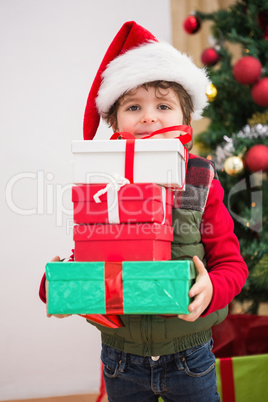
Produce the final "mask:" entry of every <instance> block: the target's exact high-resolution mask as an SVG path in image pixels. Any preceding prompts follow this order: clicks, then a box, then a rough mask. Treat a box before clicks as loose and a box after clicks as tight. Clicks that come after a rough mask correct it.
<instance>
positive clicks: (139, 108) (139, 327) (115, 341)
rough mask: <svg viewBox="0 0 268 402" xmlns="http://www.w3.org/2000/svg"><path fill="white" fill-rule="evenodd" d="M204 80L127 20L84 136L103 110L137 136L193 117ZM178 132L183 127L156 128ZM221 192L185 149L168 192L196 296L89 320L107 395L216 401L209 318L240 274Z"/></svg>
mask: <svg viewBox="0 0 268 402" xmlns="http://www.w3.org/2000/svg"><path fill="white" fill-rule="evenodd" d="M208 83H209V81H208V78H207V76H206V73H205V71H204V70H201V69H198V68H197V67H196V66H195V65H194V64H193V63H192V61H191V59H190V58H188V57H187V56H186V55H183V54H181V53H180V52H178V51H177V50H176V49H174V48H173V47H172V46H170V45H168V44H165V43H160V42H158V41H157V40H156V39H155V37H154V36H153V35H152V34H151V33H150V32H148V31H146V30H144V29H143V28H142V27H140V26H139V25H137V24H136V23H135V22H128V23H126V24H124V25H123V27H122V28H121V30H120V31H119V32H118V34H117V35H116V37H115V39H114V40H113V42H112V43H111V45H110V47H109V49H108V50H107V53H106V55H105V57H104V59H103V61H102V63H101V66H100V68H99V71H98V73H97V76H96V78H95V80H94V82H93V85H92V88H91V91H90V93H89V97H88V102H87V106H86V111H85V119H84V138H85V139H86V140H87V139H92V138H93V137H94V135H95V132H96V130H97V127H98V124H99V118H100V116H102V117H103V118H105V119H106V120H107V122H108V123H109V124H110V125H111V127H112V128H113V130H114V131H116V132H124V131H127V132H130V133H131V134H133V135H134V137H135V138H143V137H145V136H148V135H150V134H152V133H153V132H155V131H157V130H159V129H161V128H168V127H171V126H177V125H182V124H184V125H190V123H191V120H192V118H198V117H200V114H201V113H202V110H203V108H204V107H205V106H206V95H205V92H206V87H207V85H208ZM178 135H184V132H179V133H178V132H174V131H167V132H166V133H165V134H161V136H163V137H165V138H173V137H174V136H175V137H177V136H178ZM154 138H157V137H154ZM158 138H159V137H158ZM189 148H190V146H189ZM163 168H164V167H163ZM222 199H223V190H222V187H221V186H220V183H219V181H218V180H217V178H216V173H215V170H214V167H213V165H212V163H210V162H209V161H207V160H206V159H203V158H200V157H196V156H193V155H191V154H190V156H189V162H188V167H187V177H186V189H185V191H182V192H175V193H174V204H175V205H174V210H173V229H174V241H173V243H172V258H179V257H183V256H185V255H187V256H191V257H193V261H194V263H195V266H196V269H197V274H198V275H197V280H196V283H195V284H194V285H193V287H192V288H191V289H190V293H189V295H190V297H193V298H194V300H193V302H192V303H191V304H190V306H189V314H187V315H180V316H178V317H162V316H150V315H143V316H140V315H123V316H121V319H122V321H123V323H124V327H122V328H118V329H112V328H106V327H104V326H102V325H99V324H96V323H94V325H95V326H96V327H97V328H98V329H99V330H100V331H101V334H102V343H103V347H102V354H101V356H102V361H103V364H104V378H105V384H106V390H107V394H108V398H109V401H111V402H121V401H126V400H127V401H129V402H132V401H133V402H134V401H135V402H136V401H139V402H142V401H146V402H147V401H157V400H158V396H159V395H161V397H162V399H163V400H164V401H184V402H191V401H198V402H202V401H209V402H213V401H219V400H220V399H219V394H218V392H217V387H216V373H215V357H214V355H213V353H212V352H211V349H212V340H211V327H212V326H213V325H216V324H219V323H220V322H221V321H222V320H223V319H224V318H225V317H226V315H227V305H228V303H230V301H231V300H232V299H233V297H234V296H235V295H236V294H238V293H239V292H240V290H241V288H242V286H243V285H244V283H245V280H246V277H247V267H246V265H245V263H244V261H243V259H242V257H241V256H240V251H239V245H238V241H237V238H236V237H235V235H234V234H233V222H232V220H231V217H230V215H229V214H228V212H227V210H226V208H225V207H224V205H223V202H222ZM42 292H44V290H43V291H42ZM43 298H44V296H43Z"/></svg>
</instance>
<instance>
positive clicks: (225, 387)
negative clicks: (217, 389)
mask: <svg viewBox="0 0 268 402" xmlns="http://www.w3.org/2000/svg"><path fill="white" fill-rule="evenodd" d="M220 372H221V388H222V402H235V386H234V372H233V361H232V358H231V357H226V358H222V359H220Z"/></svg>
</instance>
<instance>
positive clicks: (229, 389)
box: [216, 354, 268, 402]
mask: <svg viewBox="0 0 268 402" xmlns="http://www.w3.org/2000/svg"><path fill="white" fill-rule="evenodd" d="M216 372H217V383H218V392H219V394H220V396H221V401H222V402H252V401H256V402H266V401H268V395H267V377H268V355H267V354H263V355H251V356H237V357H230V358H220V359H216Z"/></svg>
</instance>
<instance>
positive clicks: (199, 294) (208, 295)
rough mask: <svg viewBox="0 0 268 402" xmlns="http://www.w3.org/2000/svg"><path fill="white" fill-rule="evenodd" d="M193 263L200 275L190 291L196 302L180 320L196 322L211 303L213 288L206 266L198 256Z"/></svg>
mask: <svg viewBox="0 0 268 402" xmlns="http://www.w3.org/2000/svg"><path fill="white" fill-rule="evenodd" d="M193 262H194V264H195V267H196V269H197V272H198V274H197V277H196V282H195V284H194V285H193V286H192V287H191V289H190V291H189V296H190V297H194V300H193V302H192V303H191V304H190V305H189V314H180V315H178V318H180V319H182V320H185V321H195V320H196V319H197V318H198V317H200V315H201V314H202V313H203V311H205V309H206V308H207V306H208V305H209V303H210V302H211V299H212V295H213V286H212V283H211V280H210V277H209V275H208V271H207V270H206V268H205V266H204V264H203V263H202V261H201V260H200V259H199V258H198V257H197V256H194V257H193Z"/></svg>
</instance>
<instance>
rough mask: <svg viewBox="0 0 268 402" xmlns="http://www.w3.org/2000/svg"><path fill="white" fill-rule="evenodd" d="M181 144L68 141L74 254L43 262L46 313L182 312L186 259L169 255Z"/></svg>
mask: <svg viewBox="0 0 268 402" xmlns="http://www.w3.org/2000/svg"><path fill="white" fill-rule="evenodd" d="M131 152H132V155H131ZM186 152H187V151H186V149H185V148H184V147H183V145H182V144H181V143H180V141H179V140H177V139H175V140H169V141H166V140H147V141H146V140H136V141H135V148H134V146H133V142H131V141H128V140H122V141H75V142H74V143H73V153H74V175H75V180H74V181H75V183H76V185H74V186H73V188H72V201H73V206H74V223H75V225H74V243H75V247H74V260H75V261H74V262H68V263H65V264H62V263H57V262H54V263H49V264H47V279H48V281H49V305H48V309H49V313H51V314H56V313H57V314H157V313H158V314H173V313H174V314H179V313H187V312H188V304H189V297H188V291H189V288H190V286H191V285H192V282H193V279H194V276H195V272H194V267H193V264H192V262H191V261H170V259H171V242H172V240H173V228H172V206H173V190H174V188H175V189H176V190H179V191H183V189H184V181H185V165H186ZM129 161H130V162H129ZM131 161H132V162H131ZM129 163H130V166H129Z"/></svg>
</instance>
